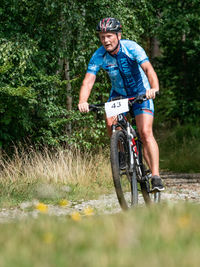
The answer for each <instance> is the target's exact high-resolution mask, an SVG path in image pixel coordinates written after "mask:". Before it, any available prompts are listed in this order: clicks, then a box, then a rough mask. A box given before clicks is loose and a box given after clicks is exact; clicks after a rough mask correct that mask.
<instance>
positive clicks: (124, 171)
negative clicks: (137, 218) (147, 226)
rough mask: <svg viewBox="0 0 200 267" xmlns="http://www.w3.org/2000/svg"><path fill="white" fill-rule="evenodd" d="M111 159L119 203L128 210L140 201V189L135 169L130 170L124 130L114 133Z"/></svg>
mask: <svg viewBox="0 0 200 267" xmlns="http://www.w3.org/2000/svg"><path fill="white" fill-rule="evenodd" d="M110 160H111V168H112V175H113V182H114V186H115V191H116V194H117V198H118V201H119V204H120V206H121V208H122V209H123V210H127V209H128V208H129V207H131V206H133V205H137V203H138V189H137V179H136V173H135V171H134V172H133V173H130V172H129V166H130V163H129V161H130V155H129V148H128V143H127V138H126V136H125V134H124V132H123V131H122V130H118V131H116V132H114V133H113V134H112V137H111V143H110Z"/></svg>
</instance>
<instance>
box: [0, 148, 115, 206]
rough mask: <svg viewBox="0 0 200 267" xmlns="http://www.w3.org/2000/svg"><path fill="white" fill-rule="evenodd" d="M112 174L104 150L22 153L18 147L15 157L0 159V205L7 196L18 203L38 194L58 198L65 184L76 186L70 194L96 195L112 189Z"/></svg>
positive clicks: (34, 151) (8, 200)
mask: <svg viewBox="0 0 200 267" xmlns="http://www.w3.org/2000/svg"><path fill="white" fill-rule="evenodd" d="M111 177H112V176H111V170H110V163H109V160H108V159H107V157H106V156H105V155H103V154H102V153H99V154H96V155H92V154H91V153H89V152H87V153H86V152H85V153H81V152H80V151H79V150H61V149H59V150H57V151H56V152H50V151H49V150H48V149H44V150H43V151H36V150H30V151H29V152H28V153H27V152H25V151H24V152H20V153H19V152H18V150H17V149H16V151H15V155H14V156H13V157H12V159H11V158H6V157H4V158H3V157H2V158H1V161H0V204H1V206H4V204H2V203H3V202H5V198H6V202H10V201H11V199H14V202H17V203H19V202H20V201H24V200H26V198H28V199H32V198H35V197H38V194H39V196H43V197H44V196H45V197H46V199H48V198H49V199H55V198H57V197H59V192H58V191H60V188H59V186H63V185H70V186H71V188H72V189H73V190H71V191H72V192H70V193H69V196H68V197H73V199H78V198H79V197H81V198H83V197H84V198H89V197H91V198H94V197H96V196H98V195H99V194H103V193H106V192H108V191H109V190H110V189H111V188H112V189H113V185H112V178H111ZM36 191H37V192H36ZM41 191H44V192H43V193H41ZM35 192H36V193H37V194H36V193H35ZM38 192H40V193H38ZM70 194H71V195H70ZM72 195H73V196H72ZM60 196H61V195H60ZM11 202H13V200H12V201H11ZM11 204H12V203H11Z"/></svg>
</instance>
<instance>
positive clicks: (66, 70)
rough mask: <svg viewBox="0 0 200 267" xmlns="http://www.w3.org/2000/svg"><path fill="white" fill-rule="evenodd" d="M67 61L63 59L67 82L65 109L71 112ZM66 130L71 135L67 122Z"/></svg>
mask: <svg viewBox="0 0 200 267" xmlns="http://www.w3.org/2000/svg"><path fill="white" fill-rule="evenodd" d="M69 70H70V69H69V61H68V60H67V59H66V58H65V59H64V75H65V80H66V81H67V85H66V95H67V98H66V107H67V110H71V109H72V96H71V89H72V87H71V83H70V75H69ZM66 130H67V132H68V133H69V134H71V130H72V126H71V123H70V122H69V123H68V124H67V125H66Z"/></svg>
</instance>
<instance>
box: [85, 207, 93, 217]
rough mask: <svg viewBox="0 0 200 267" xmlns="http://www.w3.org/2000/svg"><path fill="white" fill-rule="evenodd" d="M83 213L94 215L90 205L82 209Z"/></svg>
mask: <svg viewBox="0 0 200 267" xmlns="http://www.w3.org/2000/svg"><path fill="white" fill-rule="evenodd" d="M84 214H85V215H86V216H91V215H94V210H93V209H92V208H91V207H87V208H85V209H84Z"/></svg>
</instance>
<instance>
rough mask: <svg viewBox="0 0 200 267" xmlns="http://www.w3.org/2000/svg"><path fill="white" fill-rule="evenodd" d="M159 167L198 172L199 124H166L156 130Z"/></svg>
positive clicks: (199, 151) (175, 170)
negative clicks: (172, 125)
mask: <svg viewBox="0 0 200 267" xmlns="http://www.w3.org/2000/svg"><path fill="white" fill-rule="evenodd" d="M156 136H157V141H158V144H159V148H160V167H161V169H164V170H168V171H173V172H185V173H190V172H191V173H192V172H196V173H200V164H199V162H200V142H199V140H200V127H199V125H190V124H188V125H180V124H178V123H177V125H176V126H175V127H173V128H171V127H169V128H167V127H166V126H165V127H164V128H162V129H160V130H158V131H157V132H156Z"/></svg>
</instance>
